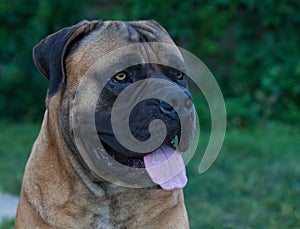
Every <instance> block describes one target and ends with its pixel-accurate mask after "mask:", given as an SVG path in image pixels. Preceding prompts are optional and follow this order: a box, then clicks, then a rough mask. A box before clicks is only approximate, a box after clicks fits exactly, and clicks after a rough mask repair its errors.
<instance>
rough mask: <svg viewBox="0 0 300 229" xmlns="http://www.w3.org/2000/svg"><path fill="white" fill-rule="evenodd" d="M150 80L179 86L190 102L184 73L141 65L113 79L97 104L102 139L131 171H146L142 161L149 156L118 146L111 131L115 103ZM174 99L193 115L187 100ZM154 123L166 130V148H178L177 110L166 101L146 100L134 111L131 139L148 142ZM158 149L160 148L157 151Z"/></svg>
mask: <svg viewBox="0 0 300 229" xmlns="http://www.w3.org/2000/svg"><path fill="white" fill-rule="evenodd" d="M149 78H150V79H151V78H155V79H164V80H168V81H170V82H172V83H174V84H176V85H178V87H179V88H180V89H181V90H182V91H183V92H184V93H185V94H186V95H187V96H188V97H189V99H191V94H190V93H189V91H188V90H187V79H186V76H185V75H184V73H183V72H181V71H178V70H176V69H174V68H171V67H168V66H163V65H157V64H139V65H135V66H131V67H128V68H126V69H124V70H123V71H121V72H119V73H117V74H116V75H114V76H113V77H111V79H110V80H109V81H108V83H107V85H106V86H105V87H104V89H103V90H102V93H101V94H100V96H99V99H98V102H97V109H96V115H95V123H96V127H97V133H98V136H99V139H100V140H101V141H102V142H103V144H104V145H105V147H106V149H107V151H108V152H109V153H110V155H111V156H113V157H114V158H115V159H116V160H118V161H119V162H120V163H122V164H125V165H128V166H132V167H135V166H137V167H144V163H143V160H142V157H143V156H144V154H145V153H150V152H143V154H140V153H136V152H133V151H131V150H128V149H126V148H125V147H124V146H122V145H121V144H120V143H119V142H118V140H117V139H116V138H115V135H114V133H113V130H112V127H111V110H112V107H113V104H114V103H115V100H116V99H117V97H118V96H119V95H120V94H121V93H122V91H123V90H124V89H125V88H126V87H128V86H130V85H131V84H133V83H135V82H137V81H139V80H144V79H149ZM171 97H172V98H173V99H174V101H176V102H177V103H178V104H183V106H184V109H185V113H186V114H187V115H192V112H191V104H190V103H189V102H188V101H187V100H186V99H185V98H182V97H180V96H177V95H176V94H174V95H171ZM128 99H131V98H128ZM155 119H159V120H162V121H163V122H164V124H165V125H166V128H167V135H166V138H165V139H164V142H163V144H167V145H169V146H170V147H175V146H174V142H175V141H174V139H175V137H176V136H178V137H179V138H180V135H181V123H180V120H179V117H178V115H177V113H176V110H175V109H174V107H172V106H171V105H170V104H168V103H167V102H165V101H163V100H159V99H147V100H144V101H142V102H140V103H138V104H137V106H135V107H134V109H133V110H132V111H131V114H130V118H129V129H130V130H131V132H132V135H133V136H134V137H135V138H136V139H138V140H139V141H146V140H147V139H149V138H150V133H149V124H150V123H151V122H152V121H153V120H155ZM159 147H160V145H159V146H158V147H157V148H159Z"/></svg>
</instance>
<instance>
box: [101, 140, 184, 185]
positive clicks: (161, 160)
mask: <svg viewBox="0 0 300 229" xmlns="http://www.w3.org/2000/svg"><path fill="white" fill-rule="evenodd" d="M179 141H180V137H179V136H177V135H176V136H174V137H173V138H171V139H170V140H168V141H166V142H164V143H163V144H162V145H161V146H160V147H159V148H157V149H156V150H154V151H152V152H150V153H146V154H144V155H142V156H138V157H128V156H126V155H124V154H121V153H120V152H118V151H116V150H115V149H113V148H112V147H111V146H109V145H108V144H106V143H103V146H104V147H105V148H106V150H107V153H108V154H109V155H110V156H111V157H112V158H113V159H114V160H116V161H117V162H119V163H121V164H123V165H126V166H130V167H133V168H144V169H146V171H147V173H148V175H149V177H150V178H151V180H152V181H153V182H154V183H156V184H158V185H159V186H160V187H161V188H162V189H164V190H167V191H170V190H175V189H182V188H184V187H185V185H186V184H187V177H186V171H185V164H184V161H183V158H182V155H181V153H180V152H179V151H178V142H179Z"/></svg>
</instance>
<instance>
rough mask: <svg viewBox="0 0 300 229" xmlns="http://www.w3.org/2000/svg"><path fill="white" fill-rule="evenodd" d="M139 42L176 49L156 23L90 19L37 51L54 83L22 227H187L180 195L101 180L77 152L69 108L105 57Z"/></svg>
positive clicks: (27, 177)
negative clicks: (81, 84) (92, 66)
mask: <svg viewBox="0 0 300 229" xmlns="http://www.w3.org/2000/svg"><path fill="white" fill-rule="evenodd" d="M136 31H139V33H137V32H136ZM140 34H143V36H141V35H140ZM140 41H160V42H167V43H171V44H173V42H172V40H171V39H170V37H169V36H168V34H167V32H166V31H165V30H164V29H163V28H162V27H161V26H160V25H159V24H158V23H156V22H153V21H139V22H130V23H125V22H118V21H115V22H112V21H108V22H102V21H93V22H88V21H84V22H81V23H79V24H77V25H75V26H73V27H69V28H65V29H64V30H61V31H59V32H57V33H56V34H54V35H51V36H49V37H47V38H45V39H44V40H43V41H42V42H41V43H39V44H38V45H37V46H36V47H35V49H34V61H35V63H36V65H37V67H38V69H39V70H40V71H41V72H42V73H43V74H44V75H45V76H46V77H47V78H48V79H49V80H50V85H49V91H48V97H47V99H46V112H45V115H44V120H43V123H42V126H41V130H40V133H39V135H38V137H37V139H36V141H35V143H34V145H33V148H32V152H31V155H30V158H29V160H28V162H27V165H26V168H25V173H24V178H23V184H22V190H21V197H20V202H19V206H18V210H17V216H16V222H15V228H16V229H19V228H22V229H26V228H28V229H32V228H45V229H46V228H66V229H70V228H78V229H79V228H84V229H86V228H160V227H163V228H188V227H189V224H188V217H187V213H186V209H185V205H184V198H183V193H182V190H175V191H164V190H161V189H159V190H144V189H129V188H125V187H120V186H116V185H114V184H111V183H108V182H104V181H98V182H95V179H96V177H95V175H94V174H93V173H92V172H91V171H89V169H88V168H87V167H86V165H85V164H84V163H83V162H82V160H81V159H80V156H78V155H76V154H75V153H74V152H75V151H76V150H75V149H73V148H72V142H73V139H72V137H71V134H70V132H69V131H70V127H69V124H68V123H69V116H68V115H69V107H70V102H71V101H72V98H73V95H74V93H75V91H76V88H77V87H78V85H79V81H80V79H81V77H82V76H84V75H85V73H86V72H87V70H88V68H89V66H90V63H94V62H95V61H96V60H97V59H99V58H101V56H103V55H104V54H105V53H108V52H109V51H111V50H113V49H116V48H118V47H122V46H124V45H127V44H130V43H136V42H140ZM58 46H60V47H58Z"/></svg>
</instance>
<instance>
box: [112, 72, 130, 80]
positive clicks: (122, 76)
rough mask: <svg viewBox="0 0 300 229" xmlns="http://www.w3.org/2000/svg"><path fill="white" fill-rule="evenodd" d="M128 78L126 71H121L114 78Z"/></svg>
mask: <svg viewBox="0 0 300 229" xmlns="http://www.w3.org/2000/svg"><path fill="white" fill-rule="evenodd" d="M126 78H127V74H126V73H125V72H119V73H117V74H116V75H115V76H114V79H115V80H117V81H123V80H125V79H126Z"/></svg>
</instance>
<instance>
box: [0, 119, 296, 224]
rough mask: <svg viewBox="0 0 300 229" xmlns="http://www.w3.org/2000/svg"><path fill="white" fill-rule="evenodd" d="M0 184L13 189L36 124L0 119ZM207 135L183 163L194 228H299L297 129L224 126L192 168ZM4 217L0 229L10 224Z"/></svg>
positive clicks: (17, 187)
mask: <svg viewBox="0 0 300 229" xmlns="http://www.w3.org/2000/svg"><path fill="white" fill-rule="evenodd" d="M0 128H1V130H2V131H1V133H0V189H1V191H5V192H10V193H14V194H18V193H19V191H20V185H21V180H22V175H23V171H24V166H25V163H26V160H27V158H28V156H29V153H30V149H31V146H32V144H33V142H34V139H35V137H36V135H37V133H38V130H39V128H40V124H28V123H25V124H12V123H0ZM207 138H208V135H207V134H205V133H204V134H202V133H201V142H200V143H201V145H200V147H199V152H198V154H197V155H195V157H194V158H193V160H192V161H191V162H190V163H189V165H188V170H187V172H188V177H189V183H188V186H187V187H186V189H185V199H186V205H187V209H188V214H189V218H190V225H191V228H193V229H198V228H209V229H210V228H243V229H244V228H254V229H257V228H274V229H275V228H280V229H281V228H300V207H299V206H300V165H299V163H300V130H299V128H297V127H292V126H288V125H284V124H280V123H269V124H265V125H264V126H260V127H257V128H256V129H255V128H254V129H243V130H239V129H229V130H228V131H227V133H226V139H225V143H224V145H223V149H222V152H221V153H220V155H219V157H218V158H217V160H216V162H215V163H214V164H213V166H212V167H211V168H210V169H209V170H208V171H207V172H205V173H204V174H199V173H198V172H197V170H198V166H199V163H200V160H201V156H202V155H201V152H202V151H203V149H204V148H205V143H206V141H207ZM12 224H13V222H11V221H5V222H4V223H3V224H0V229H4V228H5V229H7V228H12Z"/></svg>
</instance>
